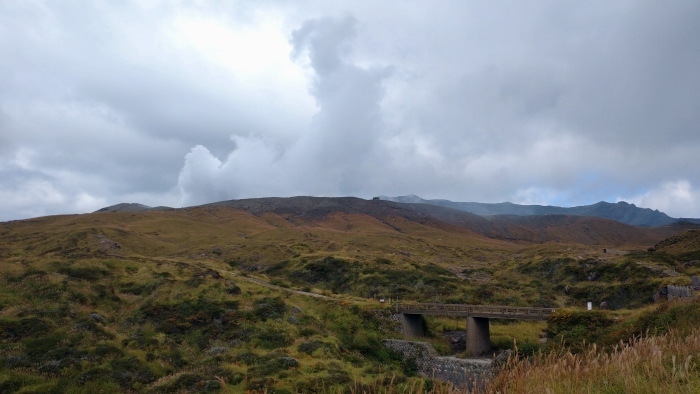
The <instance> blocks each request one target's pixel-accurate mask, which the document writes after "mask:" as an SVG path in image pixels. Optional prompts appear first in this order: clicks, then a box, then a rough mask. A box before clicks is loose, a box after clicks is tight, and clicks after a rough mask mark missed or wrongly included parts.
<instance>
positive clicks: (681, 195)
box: [618, 179, 700, 218]
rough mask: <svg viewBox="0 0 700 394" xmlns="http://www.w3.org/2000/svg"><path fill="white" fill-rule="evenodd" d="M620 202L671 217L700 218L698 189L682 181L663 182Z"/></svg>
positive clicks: (699, 194) (699, 190) (699, 192)
mask: <svg viewBox="0 0 700 394" xmlns="http://www.w3.org/2000/svg"><path fill="white" fill-rule="evenodd" d="M620 200H625V201H628V202H630V203H633V204H636V205H638V206H642V207H653V208H655V209H658V210H659V211H662V212H664V213H666V214H667V215H669V216H671V217H686V218H687V217H693V218H697V217H700V189H698V188H696V187H694V186H693V184H691V183H690V182H689V181H687V180H684V179H681V180H676V181H671V182H664V183H662V184H660V185H658V186H656V187H654V188H653V189H651V190H649V191H647V192H645V193H642V194H639V195H636V196H633V197H630V198H624V199H623V198H618V201H620Z"/></svg>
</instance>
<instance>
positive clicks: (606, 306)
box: [600, 301, 608, 309]
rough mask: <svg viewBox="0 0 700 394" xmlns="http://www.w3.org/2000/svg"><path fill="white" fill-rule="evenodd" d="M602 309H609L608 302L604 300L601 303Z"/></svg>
mask: <svg viewBox="0 0 700 394" xmlns="http://www.w3.org/2000/svg"><path fill="white" fill-rule="evenodd" d="M600 309H608V302H607V301H603V302H601V303H600Z"/></svg>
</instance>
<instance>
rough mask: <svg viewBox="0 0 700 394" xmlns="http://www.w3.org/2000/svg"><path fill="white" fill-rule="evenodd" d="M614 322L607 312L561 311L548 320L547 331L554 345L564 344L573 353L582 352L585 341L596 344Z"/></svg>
mask: <svg viewBox="0 0 700 394" xmlns="http://www.w3.org/2000/svg"><path fill="white" fill-rule="evenodd" d="M614 322H615V321H614V320H613V319H612V317H611V316H610V314H609V313H608V312H606V311H580V310H575V311H567V310H564V311H562V310H559V311H556V312H555V313H554V314H553V315H552V316H550V317H549V319H548V320H547V331H548V332H549V333H550V334H551V335H552V337H553V342H554V343H558V342H563V343H564V344H566V345H568V346H569V347H570V348H571V349H572V350H573V351H580V350H582V349H583V343H584V341H585V342H586V343H589V344H590V343H594V342H596V341H597V340H598V339H599V338H600V337H601V335H602V334H603V333H604V331H605V329H607V328H608V327H610V326H612V325H613V323H614Z"/></svg>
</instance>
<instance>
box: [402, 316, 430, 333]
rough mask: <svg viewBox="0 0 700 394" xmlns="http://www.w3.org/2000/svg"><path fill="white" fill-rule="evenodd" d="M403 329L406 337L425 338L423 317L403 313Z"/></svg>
mask: <svg viewBox="0 0 700 394" xmlns="http://www.w3.org/2000/svg"><path fill="white" fill-rule="evenodd" d="M401 328H402V329H403V335H404V336H407V337H424V336H425V325H424V322H423V315H420V314H412V313H402V314H401Z"/></svg>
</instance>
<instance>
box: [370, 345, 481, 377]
mask: <svg viewBox="0 0 700 394" xmlns="http://www.w3.org/2000/svg"><path fill="white" fill-rule="evenodd" d="M383 343H384V345H385V346H386V347H388V348H389V349H391V350H393V351H395V352H397V353H399V354H400V355H401V356H402V357H403V358H404V360H406V359H412V360H414V361H415V362H416V365H417V366H418V374H419V375H421V376H423V377H426V378H430V379H440V380H444V381H448V382H451V383H452V384H454V385H455V386H456V387H459V388H467V389H468V390H471V389H472V387H473V385H474V384H475V383H476V385H482V384H484V382H485V381H486V379H488V377H489V376H490V375H491V364H492V360H489V359H463V358H456V357H440V356H438V354H437V352H436V351H435V349H434V348H433V346H432V345H430V344H429V343H427V342H413V341H403V340H398V339H385V340H384V341H383Z"/></svg>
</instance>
